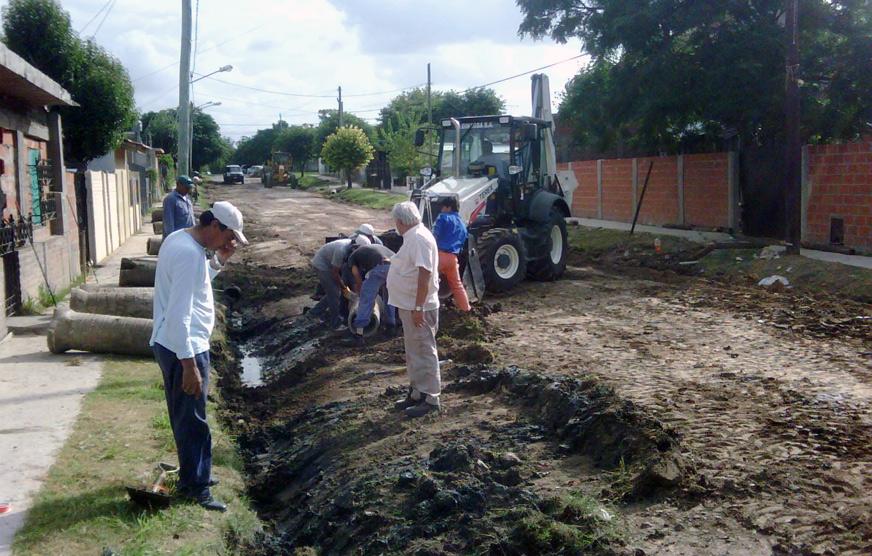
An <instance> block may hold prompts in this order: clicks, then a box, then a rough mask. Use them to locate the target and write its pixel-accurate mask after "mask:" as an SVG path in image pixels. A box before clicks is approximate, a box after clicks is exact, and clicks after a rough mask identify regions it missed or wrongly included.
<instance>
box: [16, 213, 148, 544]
mask: <svg viewBox="0 0 872 556" xmlns="http://www.w3.org/2000/svg"><path fill="white" fill-rule="evenodd" d="M150 228H151V224H150V223H149V230H148V232H147V233H146V230H145V228H143V230H141V231H140V232H139V233H138V234H136V235H135V236H133V237H131V238H130V239H129V240H127V242H125V243H124V245H122V246H121V247H120V248H119V249H118V250H117V251H116V252H115V253H114V254H113V255H112V256H110V257H109V258H108V259H107V260H106V261H105V262H104V264H102V265H101V266H100V268H97V269H95V272H94V273H92V274H91V275H90V276H89V277H88V281H89V282H92V283H100V284H106V285H110V284H111V285H117V284H118V273H119V269H120V266H121V258H122V257H126V256H131V255H144V254H145V243H146V240H147V239H148V237H149V236H150V235H151V233H150V232H151V230H150ZM27 318H28V317H12V318H10V319H9V320H10V328H11V329H12V328H14V326H13V325H14V324H15V321H16V319H27ZM49 318H50V314H49ZM19 322H20V321H19ZM102 368H103V358H102V357H101V356H97V355H92V354H89V353H78V352H76V353H66V354H63V355H55V354H52V353H50V352H49V351H48V348H47V346H46V341H45V336H44V335H42V334H39V335H34V334H28V335H18V334H14V335H12V337H10V338H8V339H7V340H6V341H3V342H2V343H0V457H2V461H3V465H2V467H0V502H8V503H11V504H12V511H11V512H10V513H8V514H5V515H2V516H0V555H3V556H5V555H7V554H10V553H11V546H12V540H13V538H14V536H15V532H16V531H17V530H18V529H19V528H20V527H21V525H22V524H23V523H24V518H25V515H26V511H27V509H28V507H30V504H31V503H32V499H33V496H34V495H35V494H36V492H37V491H38V489H39V486H40V484H41V482H42V480H43V478H44V477H45V475H46V473H47V472H48V470H49V468H50V467H51V465H52V462H53V461H54V457H55V454H56V453H57V451H58V450H59V449H60V448H61V446H63V444H64V442H65V441H66V439H67V437H68V436H69V434H70V432H71V430H72V428H73V426H74V424H75V422H76V419H77V417H78V415H79V411H80V409H81V403H82V398H83V396H84V395H85V394H87V393H88V392H90V391H91V390H93V389H94V388H96V386H97V384H98V382H99V381H100V374H101V370H102Z"/></svg>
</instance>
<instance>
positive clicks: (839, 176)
mask: <svg viewBox="0 0 872 556" xmlns="http://www.w3.org/2000/svg"><path fill="white" fill-rule="evenodd" d="M869 139H870V138H867V140H866V141H861V142H857V143H849V144H845V145H811V146H809V147H808V148H807V151H806V156H805V159H806V164H807V166H806V168H807V172H806V175H807V178H806V182H805V190H806V195H805V197H806V198H807V205H806V206H807V209H806V218H805V227H804V233H803V239H804V241H805V242H807V243H811V244H815V245H828V244H829V243H830V225H831V222H832V219H834V218H840V219H842V221H843V223H844V245H845V246H846V247H851V248H854V249H857V250H859V251H863V252H867V253H872V140H869Z"/></svg>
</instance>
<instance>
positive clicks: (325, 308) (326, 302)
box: [309, 269, 342, 327]
mask: <svg viewBox="0 0 872 556" xmlns="http://www.w3.org/2000/svg"><path fill="white" fill-rule="evenodd" d="M315 272H317V273H318V282H319V283H320V284H321V287H322V288H323V289H324V297H322V298H321V300H320V301H318V303H317V304H315V306H314V307H312V309H311V310H310V311H309V314H310V315H312V316H313V317H319V318H322V319H324V320H326V321H327V324H328V325H329V326H331V327H335V326H339V325H340V324H342V315H341V313H340V307H341V301H342V290H340V289H339V286H337V285H336V282H335V281H334V280H333V273H332V272H330V271H329V270H317V269H316V271H315Z"/></svg>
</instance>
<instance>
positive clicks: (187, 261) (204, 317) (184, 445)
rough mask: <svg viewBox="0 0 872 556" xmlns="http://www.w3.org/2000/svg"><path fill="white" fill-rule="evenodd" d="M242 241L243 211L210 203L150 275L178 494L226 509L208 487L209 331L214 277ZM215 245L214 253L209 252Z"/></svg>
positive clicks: (170, 243) (164, 250) (166, 245)
mask: <svg viewBox="0 0 872 556" xmlns="http://www.w3.org/2000/svg"><path fill="white" fill-rule="evenodd" d="M237 242H239V243H241V244H243V245H246V244H247V243H248V241H247V240H246V239H245V236H244V235H243V234H242V213H240V212H239V210H238V209H237V208H236V207H234V206H233V205H232V204H230V203H228V202H224V201H222V202H218V203H215V204H214V205H213V206H212V208H211V210H207V211H205V212H204V213H202V214H201V215H200V223H199V224H198V225H197V226H195V227H193V228H188V229H185V230H179V231H177V232H174V233H172V234H170V235H169V236H168V237H167V238H166V239H165V240H164V242H163V244H162V245H161V249H160V255H159V257H158V261H157V272H156V274H155V281H154V329H153V330H152V335H151V341H150V342H149V343H150V344H151V346H152V348H154V355H155V358H156V359H157V362H158V365H160V369H161V372H162V373H163V380H164V393H165V394H166V399H167V410H168V411H169V416H170V424H171V425H172V429H173V436H174V438H175V441H176V450H177V452H178V456H179V485H178V492H179V494H181V495H182V496H183V497H185V498H188V499H191V500H194V501H195V502H197V503H198V504H199V505H200V506H202V507H204V508H206V509H207V510H216V511H221V512H223V511H225V510H226V509H227V506H225V505H224V504H222V503H221V502H219V501H217V500H215V499H214V498H213V497H212V494H211V492H210V491H209V487H210V486H214V485H215V484H216V483H217V482H216V481H214V480H213V479H212V475H211V473H212V435H211V433H210V431H209V424H208V423H207V422H206V395H207V391H208V389H209V337H210V336H211V335H212V328H213V326H214V324H215V303H214V301H213V298H212V279H213V278H214V277H215V276H216V275H217V274H218V272H220V270H221V269H222V268H223V267H224V264H225V263H226V262H227V260H228V259H229V258H230V257H231V256H233V253H234V252H235V250H236V244H237ZM207 249H208V250H209V251H214V253H215V254H214V255H211V257H210V254H209V253H208V252H207Z"/></svg>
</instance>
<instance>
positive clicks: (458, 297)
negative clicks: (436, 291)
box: [433, 197, 470, 311]
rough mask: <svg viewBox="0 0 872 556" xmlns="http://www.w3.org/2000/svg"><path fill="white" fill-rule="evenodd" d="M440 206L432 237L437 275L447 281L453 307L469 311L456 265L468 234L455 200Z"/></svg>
mask: <svg viewBox="0 0 872 556" xmlns="http://www.w3.org/2000/svg"><path fill="white" fill-rule="evenodd" d="M440 205H441V207H442V212H441V213H440V214H439V217H438V218H437V219H436V223H435V224H433V237H435V238H436V246H437V247H438V248H439V274H440V275H442V276H444V277H445V279H446V280H447V281H448V286H449V287H450V288H451V295H452V297H453V298H454V305H456V306H457V308H458V309H460V310H461V311H469V310H470V307H469V297H468V296H467V295H466V289H465V288H464V287H463V281H461V279H460V266H459V265H458V263H457V254H458V253H460V250H461V249H463V244H464V243H465V242H466V237H467V236H468V235H469V233H468V232H467V231H466V226H465V225H464V224H463V220H461V219H460V214H458V212H457V199H455V198H453V197H446V198H445V199H443V200H442V201H441V202H440Z"/></svg>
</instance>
